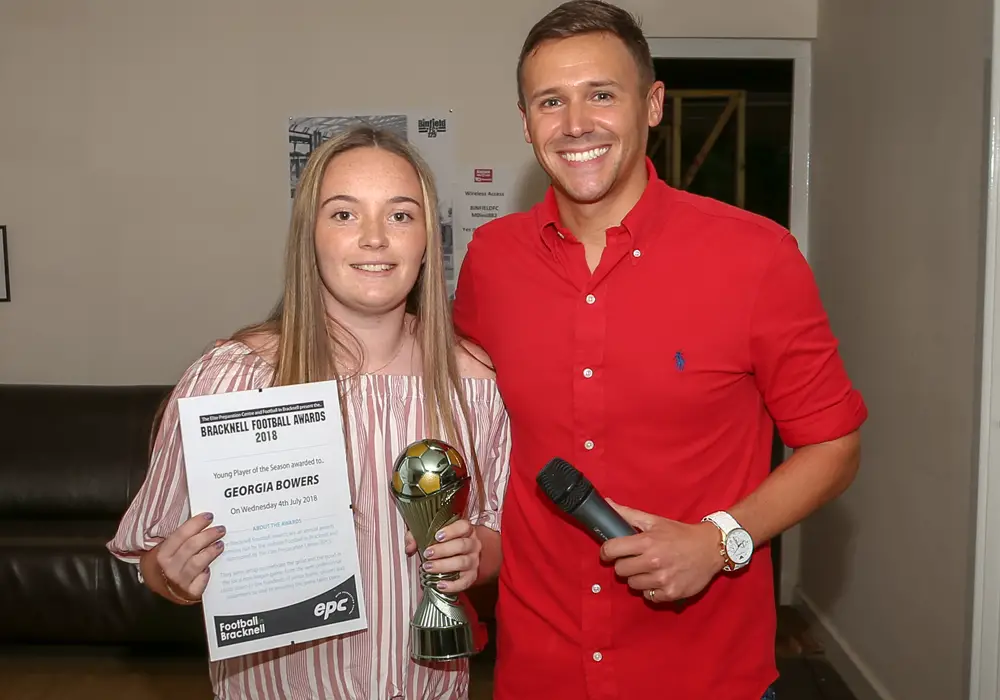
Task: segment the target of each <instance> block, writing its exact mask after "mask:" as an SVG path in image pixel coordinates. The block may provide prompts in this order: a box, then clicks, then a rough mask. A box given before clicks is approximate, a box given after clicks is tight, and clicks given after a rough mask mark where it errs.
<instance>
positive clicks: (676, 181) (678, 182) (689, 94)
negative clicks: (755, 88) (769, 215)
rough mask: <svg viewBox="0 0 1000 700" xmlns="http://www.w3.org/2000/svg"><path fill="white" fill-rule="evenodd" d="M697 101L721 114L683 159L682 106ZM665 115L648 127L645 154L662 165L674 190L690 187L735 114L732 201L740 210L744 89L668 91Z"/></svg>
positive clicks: (743, 193)
mask: <svg viewBox="0 0 1000 700" xmlns="http://www.w3.org/2000/svg"><path fill="white" fill-rule="evenodd" d="M690 103H697V104H698V105H699V106H704V107H711V106H712V105H717V106H718V107H720V108H721V110H722V111H721V114H720V115H719V117H718V118H717V119H716V121H715V125H714V126H713V127H712V129H711V130H710V131H709V133H708V135H707V137H706V138H705V140H704V142H703V143H702V145H701V148H700V149H699V150H698V153H697V154H696V155H695V156H694V159H693V160H690V161H689V162H686V160H685V158H684V155H685V154H684V149H682V148H681V147H680V144H681V143H683V141H684V138H683V136H684V119H683V116H684V106H685V104H690ZM663 108H664V118H663V119H662V120H661V121H660V124H659V126H657V127H655V128H653V129H650V138H649V147H648V150H647V153H648V155H649V157H650V159H651V160H652V161H653V162H654V163H657V164H662V169H661V168H657V169H658V170H661V172H663V173H665V177H664V179H665V180H666V181H667V182H668V183H669V184H670V185H671V186H673V187H676V188H677V189H682V190H686V189H688V187H690V185H691V182H692V181H693V180H694V178H695V175H697V174H698V171H699V170H700V169H701V166H702V165H703V164H704V163H705V159H706V158H707V157H708V154H709V152H711V150H712V148H713V147H715V146H716V144H717V143H718V141H719V137H720V136H721V135H722V133H723V130H724V129H725V128H726V125H727V124H729V122H730V120H731V119H733V115H735V117H736V148H735V151H736V152H735V154H734V156H733V157H734V158H735V163H734V164H735V182H734V187H735V190H734V191H735V201H733V202H732V203H733V204H735V205H736V206H738V207H740V208H741V209H743V208H745V203H746V110H747V92H746V90H667V91H666V94H665V96H664V105H663Z"/></svg>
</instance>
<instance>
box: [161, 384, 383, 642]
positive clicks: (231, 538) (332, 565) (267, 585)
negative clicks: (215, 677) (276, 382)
mask: <svg viewBox="0 0 1000 700" xmlns="http://www.w3.org/2000/svg"><path fill="white" fill-rule="evenodd" d="M178 407H179V411H180V423H181V438H182V441H183V446H184V461H185V465H186V474H187V485H188V492H189V495H190V501H191V513H192V514H197V513H203V512H210V513H214V514H215V520H214V523H213V524H214V525H224V526H225V527H226V534H225V535H224V537H223V542H224V544H225V548H224V549H223V552H222V554H220V555H219V557H218V558H216V560H215V561H214V562H213V563H212V565H211V569H210V571H211V576H210V578H209V583H208V588H207V589H206V590H205V594H204V596H203V600H202V603H203V608H204V616H205V628H206V632H207V634H208V646H209V653H210V658H211V659H212V660H213V661H216V660H219V659H225V658H230V657H233V656H241V655H244V654H249V653H252V652H259V651H265V650H268V649H274V648H278V647H283V646H287V645H289V644H296V643H300V642H308V641H313V640H316V639H322V638H325V637H332V636H336V635H340V634H345V633H347V632H353V631H356V630H360V629H365V628H366V627H367V625H368V623H367V617H366V614H365V601H364V594H363V591H362V586H361V573H360V567H359V563H358V551H357V541H356V539H355V531H354V517H353V511H352V510H351V495H350V482H349V475H348V466H347V452H346V449H345V445H344V433H343V428H342V425H343V423H342V419H341V412H340V403H339V401H338V398H337V385H336V382H333V381H329V382H314V383H309V384H298V385H292V386H279V387H272V388H267V389H255V390H251V391H238V392H231V393H226V394H213V395H208V396H197V397H189V398H183V399H180V400H179V401H178Z"/></svg>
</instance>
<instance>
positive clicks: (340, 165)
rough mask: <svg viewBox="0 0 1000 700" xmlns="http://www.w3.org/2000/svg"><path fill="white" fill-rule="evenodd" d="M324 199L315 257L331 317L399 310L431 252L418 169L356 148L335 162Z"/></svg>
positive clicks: (379, 151)
mask: <svg viewBox="0 0 1000 700" xmlns="http://www.w3.org/2000/svg"><path fill="white" fill-rule="evenodd" d="M319 201H320V206H319V210H318V212H317V217H316V259H317V262H318V265H319V274H320V279H321V280H322V282H323V287H324V301H325V303H326V308H327V312H328V313H329V314H330V315H331V316H333V317H334V318H343V317H344V316H345V315H347V316H355V317H356V316H358V315H360V316H378V315H381V314H385V313H387V312H389V311H392V310H394V309H397V308H399V307H400V306H402V305H403V304H404V303H405V302H406V297H407V295H408V294H409V293H410V290H411V289H413V286H414V284H416V281H417V275H418V274H419V272H420V266H421V263H422V261H423V257H424V251H425V250H426V247H427V230H426V226H425V219H424V207H423V191H422V190H421V187H420V179H419V177H418V176H417V173H416V171H415V170H414V169H413V166H411V165H410V164H409V163H408V162H407V161H406V160H404V159H403V158H401V157H399V156H397V155H395V154H393V153H390V152H388V151H385V150H382V149H380V148H355V149H352V150H350V151H347V152H346V153H342V154H340V155H338V156H336V157H335V158H334V159H333V160H331V161H330V163H329V165H328V166H327V168H326V173H325V174H324V176H323V182H322V183H321V185H320V200H319Z"/></svg>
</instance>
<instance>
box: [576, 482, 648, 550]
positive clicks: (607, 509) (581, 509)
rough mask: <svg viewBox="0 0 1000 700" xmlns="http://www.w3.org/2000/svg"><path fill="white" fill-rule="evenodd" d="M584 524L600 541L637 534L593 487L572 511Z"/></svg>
mask: <svg viewBox="0 0 1000 700" xmlns="http://www.w3.org/2000/svg"><path fill="white" fill-rule="evenodd" d="M572 515H573V517H574V518H576V519H577V520H578V521H579V522H580V523H582V524H583V525H584V527H586V528H587V529H588V530H589V531H590V534H591V535H592V536H593V537H594V539H596V540H597V541H598V542H607V541H608V540H610V539H614V538H615V537H628V536H629V535H634V534H636V532H637V530H635V529H634V528H633V527H632V526H631V525H629V524H628V523H627V522H625V519H624V518H623V517H622V516H621V515H619V514H618V511H616V510H615V509H614V508H612V507H611V506H610V505H608V502H607V501H605V500H604V499H603V498H601V496H600V494H598V493H597V489H592V490H591V492H590V493H589V494H587V497H586V498H585V499H583V503H581V504H580V505H579V506H578V507H577V509H576V510H574V511H573V513H572Z"/></svg>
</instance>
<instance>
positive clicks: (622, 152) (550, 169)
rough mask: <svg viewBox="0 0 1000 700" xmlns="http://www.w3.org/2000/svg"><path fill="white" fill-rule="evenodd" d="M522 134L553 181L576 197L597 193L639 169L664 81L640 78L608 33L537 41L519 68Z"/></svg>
mask: <svg viewBox="0 0 1000 700" xmlns="http://www.w3.org/2000/svg"><path fill="white" fill-rule="evenodd" d="M521 85H522V91H523V94H524V106H523V109H522V112H521V116H522V119H523V122H524V138H525V140H526V141H527V142H528V143H530V144H531V145H532V148H533V149H534V151H535V157H536V158H537V159H538V162H539V163H540V164H541V166H542V167H543V168H544V169H545V171H546V172H547V173H548V174H549V177H551V178H552V180H553V182H554V183H555V185H556V187H557V188H558V189H560V190H562V191H563V192H564V193H565V194H566V196H567V197H569V198H570V199H572V200H574V201H576V202H579V203H592V202H596V201H599V200H601V199H603V198H604V197H605V196H607V195H608V193H609V192H611V191H612V190H613V189H614V188H615V186H616V185H620V184H623V183H624V182H625V181H627V180H628V179H629V178H630V176H632V175H633V174H635V173H636V172H637V169H639V170H640V171H641V169H643V168H644V167H645V166H644V163H645V155H646V141H647V137H648V130H649V127H651V126H655V125H657V124H659V122H660V118H661V117H662V115H663V84H662V83H660V82H656V83H654V84H653V86H652V87H651V88H649V89H648V90H647V89H644V86H643V85H641V78H640V73H639V67H638V66H637V65H636V62H635V60H634V59H633V58H632V55H631V54H630V53H629V51H628V49H627V48H626V47H625V44H624V43H623V42H622V41H621V40H620V39H618V37H616V36H613V35H609V34H584V35H582V36H575V37H570V38H568V39H555V40H550V41H546V42H543V43H542V44H540V45H539V46H538V48H537V49H536V50H535V53H534V54H532V55H531V56H529V57H527V58H526V60H525V62H524V66H523V69H522V74H521Z"/></svg>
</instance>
